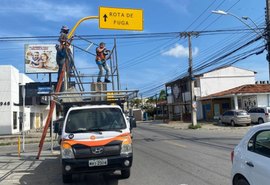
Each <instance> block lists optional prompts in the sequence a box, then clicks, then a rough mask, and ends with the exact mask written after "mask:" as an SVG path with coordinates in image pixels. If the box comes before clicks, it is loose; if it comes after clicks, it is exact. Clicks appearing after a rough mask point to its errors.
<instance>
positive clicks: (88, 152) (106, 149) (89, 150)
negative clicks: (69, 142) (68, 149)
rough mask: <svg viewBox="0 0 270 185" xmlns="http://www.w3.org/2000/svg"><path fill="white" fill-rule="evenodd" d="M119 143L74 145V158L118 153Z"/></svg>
mask: <svg viewBox="0 0 270 185" xmlns="http://www.w3.org/2000/svg"><path fill="white" fill-rule="evenodd" d="M120 150H121V145H120V144H117V145H105V146H94V147H89V146H85V145H74V146H73V152H74V155H75V158H77V159H78V158H89V157H106V156H115V155H120Z"/></svg>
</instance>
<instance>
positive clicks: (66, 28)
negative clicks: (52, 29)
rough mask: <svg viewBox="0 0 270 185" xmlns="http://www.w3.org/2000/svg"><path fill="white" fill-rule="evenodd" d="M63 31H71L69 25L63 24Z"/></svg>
mask: <svg viewBox="0 0 270 185" xmlns="http://www.w3.org/2000/svg"><path fill="white" fill-rule="evenodd" d="M61 31H69V28H68V27H67V26H62V28H61Z"/></svg>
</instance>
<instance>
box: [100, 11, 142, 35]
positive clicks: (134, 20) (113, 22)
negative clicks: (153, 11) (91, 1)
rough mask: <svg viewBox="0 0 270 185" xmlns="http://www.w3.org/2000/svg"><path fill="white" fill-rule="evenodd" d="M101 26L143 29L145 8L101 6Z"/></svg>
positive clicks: (105, 27) (118, 28)
mask: <svg viewBox="0 0 270 185" xmlns="http://www.w3.org/2000/svg"><path fill="white" fill-rule="evenodd" d="M99 28H101V29H114V30H135V31H142V30H143V10H141V9H129V8H111V7H99Z"/></svg>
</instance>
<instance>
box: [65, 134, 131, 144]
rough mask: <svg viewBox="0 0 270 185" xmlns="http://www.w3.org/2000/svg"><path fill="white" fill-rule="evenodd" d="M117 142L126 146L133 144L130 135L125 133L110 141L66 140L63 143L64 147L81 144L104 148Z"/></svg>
mask: <svg viewBox="0 0 270 185" xmlns="http://www.w3.org/2000/svg"><path fill="white" fill-rule="evenodd" d="M116 140H118V141H123V142H124V143H125V144H129V143H132V140H131V136H130V133H124V134H120V135H119V136H116V137H113V138H110V139H104V140H90V138H89V141H81V140H71V139H67V140H64V141H63V142H62V145H63V144H69V145H71V146H73V145H76V144H81V145H85V146H104V145H107V144H108V143H110V142H112V141H116Z"/></svg>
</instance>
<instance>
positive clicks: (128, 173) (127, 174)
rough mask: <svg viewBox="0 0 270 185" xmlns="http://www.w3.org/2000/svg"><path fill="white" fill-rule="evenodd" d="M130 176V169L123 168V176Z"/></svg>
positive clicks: (124, 177) (125, 177)
mask: <svg viewBox="0 0 270 185" xmlns="http://www.w3.org/2000/svg"><path fill="white" fill-rule="evenodd" d="M129 176H130V169H127V170H121V177H122V178H123V179H127V178H129Z"/></svg>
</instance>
